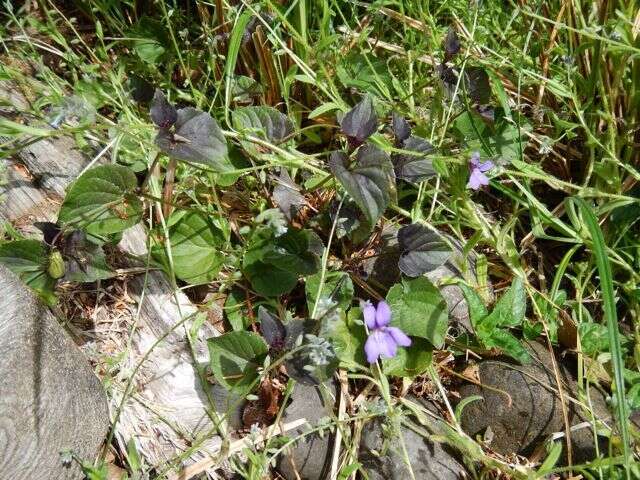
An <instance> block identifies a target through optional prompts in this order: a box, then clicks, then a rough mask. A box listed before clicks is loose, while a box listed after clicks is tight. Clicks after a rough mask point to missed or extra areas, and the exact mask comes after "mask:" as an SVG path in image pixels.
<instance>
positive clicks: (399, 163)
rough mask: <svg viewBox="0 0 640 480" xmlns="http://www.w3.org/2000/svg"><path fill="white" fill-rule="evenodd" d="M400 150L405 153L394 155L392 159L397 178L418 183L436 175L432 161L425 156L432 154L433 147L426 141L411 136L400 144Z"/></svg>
mask: <svg viewBox="0 0 640 480" xmlns="http://www.w3.org/2000/svg"><path fill="white" fill-rule="evenodd" d="M402 149H403V150H407V153H396V154H394V155H393V157H392V159H393V164H394V169H395V172H396V177H397V178H401V179H402V180H406V181H407V182H411V183H420V182H422V181H424V180H427V179H428V178H431V177H433V176H434V175H435V174H436V171H435V169H434V168H433V160H431V159H430V158H429V157H428V156H427V155H429V154H430V153H432V152H433V145H431V144H430V143H429V142H428V141H427V140H425V139H424V138H421V137H416V136H413V135H412V136H410V137H409V138H407V139H406V140H405V141H404V142H402ZM409 152H411V153H409Z"/></svg>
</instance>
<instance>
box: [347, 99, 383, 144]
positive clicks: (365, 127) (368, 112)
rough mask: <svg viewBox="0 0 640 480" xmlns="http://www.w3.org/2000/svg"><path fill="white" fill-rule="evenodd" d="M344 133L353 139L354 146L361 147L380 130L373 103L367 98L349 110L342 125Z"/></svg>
mask: <svg viewBox="0 0 640 480" xmlns="http://www.w3.org/2000/svg"><path fill="white" fill-rule="evenodd" d="M340 127H341V129H342V133H344V134H345V135H346V136H347V137H350V138H351V139H352V143H353V144H354V145H356V146H357V145H361V144H362V143H364V141H365V140H366V139H367V138H369V137H370V136H371V135H373V134H374V133H376V130H377V128H378V117H377V115H376V110H375V108H374V107H373V101H372V100H371V98H370V97H369V96H365V97H364V98H363V99H362V100H361V101H360V102H359V103H358V104H357V105H356V106H355V107H353V108H352V109H351V110H349V111H348V112H347V113H346V114H345V115H344V117H343V118H342V122H341V123H340Z"/></svg>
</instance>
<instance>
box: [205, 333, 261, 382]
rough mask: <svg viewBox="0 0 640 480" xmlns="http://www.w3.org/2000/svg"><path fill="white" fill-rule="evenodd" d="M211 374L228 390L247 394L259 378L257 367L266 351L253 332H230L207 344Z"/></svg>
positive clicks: (211, 339)
mask: <svg viewBox="0 0 640 480" xmlns="http://www.w3.org/2000/svg"><path fill="white" fill-rule="evenodd" d="M207 343H208V345H209V356H210V365H211V371H212V372H213V375H214V376H215V378H216V380H217V381H218V382H219V383H220V384H221V385H223V386H224V387H225V388H227V389H228V390H236V391H247V390H248V389H249V388H250V387H251V385H252V384H253V382H254V381H256V380H257V378H258V372H257V368H258V367H259V366H261V365H262V360H263V358H264V356H265V355H266V354H267V352H268V348H267V344H266V343H264V340H262V338H261V337H260V336H259V335H257V334H255V333H253V332H246V331H240V332H229V333H225V334H224V335H220V336H219V337H213V338H210V339H208V341H207Z"/></svg>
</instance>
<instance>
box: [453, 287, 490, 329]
mask: <svg viewBox="0 0 640 480" xmlns="http://www.w3.org/2000/svg"><path fill="white" fill-rule="evenodd" d="M459 287H460V288H461V289H462V293H463V295H464V298H465V300H466V301H467V306H468V307H469V319H470V320H471V325H472V326H473V328H474V329H475V328H476V326H477V325H478V324H479V323H480V321H481V320H482V319H483V318H484V317H486V316H487V315H489V311H488V310H487V307H486V306H485V304H484V302H483V300H482V298H481V297H480V295H478V293H477V292H476V291H475V290H473V289H472V288H469V287H468V286H467V285H465V284H464V283H460V284H459Z"/></svg>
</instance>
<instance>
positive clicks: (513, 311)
mask: <svg viewBox="0 0 640 480" xmlns="http://www.w3.org/2000/svg"><path fill="white" fill-rule="evenodd" d="M526 310H527V295H526V293H525V291H524V283H523V282H522V279H521V278H519V277H516V278H515V279H514V280H513V283H512V284H511V287H509V290H507V292H506V293H505V294H504V295H502V297H501V298H500V300H498V303H496V305H495V307H493V311H492V312H491V313H490V314H489V316H488V317H487V318H486V319H485V320H486V321H487V322H488V323H490V324H491V325H493V326H494V327H517V326H519V325H521V324H522V321H523V320H524V314H525V312H526Z"/></svg>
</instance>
